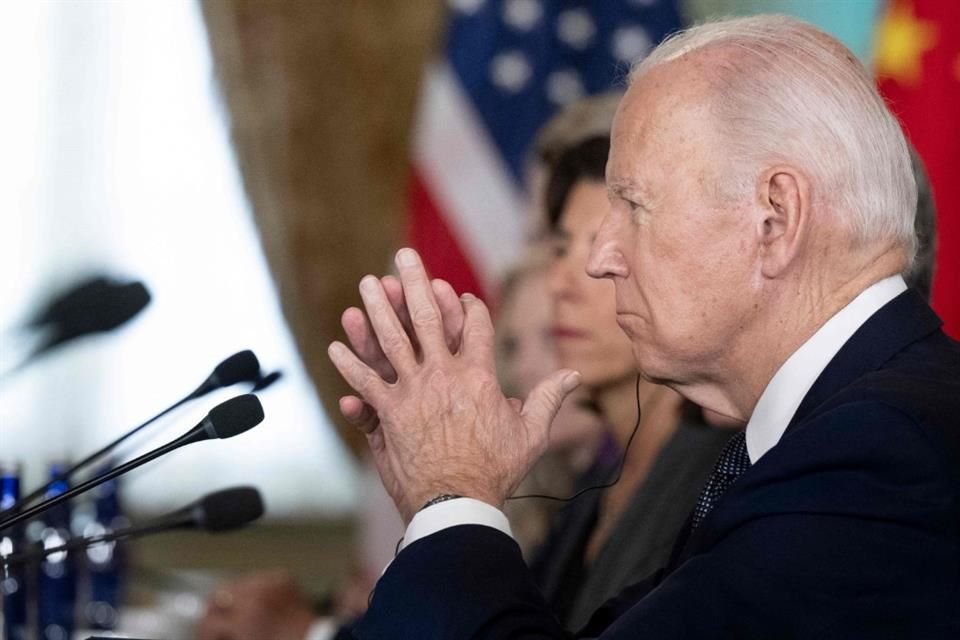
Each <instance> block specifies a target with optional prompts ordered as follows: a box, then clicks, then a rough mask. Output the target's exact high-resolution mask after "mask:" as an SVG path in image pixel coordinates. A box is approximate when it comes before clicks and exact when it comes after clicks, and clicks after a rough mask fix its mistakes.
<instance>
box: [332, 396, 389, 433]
mask: <svg viewBox="0 0 960 640" xmlns="http://www.w3.org/2000/svg"><path fill="white" fill-rule="evenodd" d="M339 405H340V413H341V414H343V417H344V419H345V420H346V421H347V422H349V423H350V424H351V425H352V426H354V427H356V428H357V429H359V430H360V431H362V432H364V433H371V432H372V431H374V430H375V429H376V428H377V427H379V426H380V419H379V418H378V417H377V412H376V411H374V410H373V407H371V406H370V405H368V404H367V403H366V402H364V401H363V400H361V399H360V398H358V397H357V396H343V397H342V398H340V402H339Z"/></svg>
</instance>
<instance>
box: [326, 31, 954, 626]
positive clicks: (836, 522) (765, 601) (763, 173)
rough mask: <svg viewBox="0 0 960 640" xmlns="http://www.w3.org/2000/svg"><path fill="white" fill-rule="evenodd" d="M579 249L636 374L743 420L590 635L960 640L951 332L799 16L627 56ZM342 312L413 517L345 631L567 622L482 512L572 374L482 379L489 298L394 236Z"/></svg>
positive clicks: (348, 373)
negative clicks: (599, 217)
mask: <svg viewBox="0 0 960 640" xmlns="http://www.w3.org/2000/svg"><path fill="white" fill-rule="evenodd" d="M607 184H608V188H609V193H610V209H609V212H608V214H607V217H606V219H605V221H604V223H603V226H602V227H601V229H600V231H599V232H598V235H597V238H596V241H595V242H594V246H593V251H592V255H591V259H590V264H589V266H588V271H589V272H590V273H591V275H594V276H596V277H604V278H609V279H611V280H612V281H613V283H614V285H615V287H616V298H617V314H618V320H619V324H620V326H621V328H622V329H623V330H624V331H625V332H626V333H627V335H628V336H629V337H630V339H631V341H632V344H633V353H634V357H635V359H636V363H637V367H638V369H639V371H640V372H641V374H642V375H643V376H645V377H646V378H649V379H652V380H655V381H658V382H661V383H664V384H667V385H670V386H671V387H673V388H674V389H677V390H678V391H679V392H680V393H682V394H683V395H685V396H686V397H688V398H689V399H690V400H692V401H694V402H696V403H698V404H700V405H702V406H704V407H706V408H708V409H711V410H713V411H716V412H719V413H721V414H724V415H727V416H730V417H731V418H733V419H739V420H743V421H746V422H747V427H746V431H745V437H744V438H735V439H734V440H733V441H732V443H731V446H730V447H728V449H727V450H725V451H724V453H723V454H722V455H721V457H720V459H719V460H718V462H717V466H716V468H715V470H714V472H713V474H712V476H711V478H710V480H709V481H708V483H707V485H706V486H705V487H704V490H703V492H702V494H701V496H700V500H699V502H698V504H697V507H696V509H695V510H694V513H693V514H692V515H691V518H690V521H689V525H688V527H687V528H686V532H685V534H684V535H682V536H681V539H680V540H678V543H677V545H676V548H675V552H674V554H673V558H672V559H671V562H670V563H669V565H668V566H667V567H666V568H665V570H664V571H662V572H660V573H658V574H657V575H656V576H652V577H651V578H650V579H649V580H647V581H645V582H644V583H642V584H640V585H637V586H635V587H633V588H631V589H629V590H628V591H627V592H626V593H624V594H622V596H620V597H619V598H618V599H616V600H615V601H612V602H610V603H608V604H607V605H605V607H604V608H602V609H601V610H600V611H599V612H598V613H597V614H596V615H595V616H594V618H593V620H592V621H591V623H590V624H589V625H588V627H587V629H586V630H585V631H584V633H585V634H586V635H590V636H595V635H600V634H602V635H601V637H603V638H611V639H612V638H818V639H822V638H846V639H848V638H878V637H891V638H894V637H895V638H924V639H928V638H956V637H960V614H958V610H960V607H958V606H957V605H958V603H960V472H958V469H960V464H958V463H960V427H958V425H957V422H956V420H957V418H956V416H957V415H960V347H958V345H957V344H956V343H954V342H952V341H951V340H949V339H948V338H946V337H945V336H944V334H943V333H942V332H941V331H940V328H939V327H940V321H939V319H938V318H937V317H936V315H935V314H934V313H933V312H932V311H931V310H930V309H929V307H928V306H927V305H926V304H925V303H924V302H923V301H922V300H921V299H920V298H919V297H918V296H917V295H916V294H915V293H913V292H911V291H907V290H906V286H905V284H904V282H903V280H902V278H901V277H900V275H898V274H900V273H902V272H903V271H904V270H905V269H906V268H907V267H908V265H909V263H910V262H911V260H912V259H913V254H914V252H915V249H916V239H915V235H914V233H913V212H914V207H915V203H916V185H915V182H914V179H913V176H912V172H911V168H910V157H909V154H908V151H907V146H906V143H905V141H904V138H903V135H902V133H901V131H900V128H899V127H898V126H897V123H896V121H895V120H894V119H893V117H892V116H891V115H890V114H889V112H888V111H887V109H886V107H885V106H884V104H883V102H882V100H881V99H880V98H879V96H878V95H877V93H876V92H875V90H874V88H873V86H872V82H871V78H870V76H869V74H867V72H866V71H865V70H864V69H863V67H862V66H861V65H859V63H857V62H856V60H855V58H854V57H853V55H852V54H850V52H849V51H847V50H846V49H845V48H844V47H843V46H842V45H841V44H839V43H838V42H836V41H835V40H833V39H832V38H830V37H829V36H827V35H826V34H824V33H822V32H820V31H818V30H816V29H815V28H813V27H812V26H810V25H807V24H805V23H802V22H799V21H796V20H792V19H789V18H783V17H754V18H746V19H739V20H732V21H726V22H719V23H714V24H708V25H704V26H701V27H697V28H694V29H691V30H689V31H687V32H685V33H683V34H681V35H679V36H676V37H674V38H672V39H671V40H669V41H667V42H666V43H664V44H662V45H661V46H660V47H658V48H657V49H656V50H655V51H654V52H653V53H652V54H651V55H650V56H649V57H648V58H647V59H646V60H644V61H643V62H642V63H641V64H640V65H639V66H638V67H637V68H636V69H634V70H633V72H632V74H631V85H630V88H629V90H628V92H627V94H626V96H625V98H624V99H623V102H622V103H621V105H620V108H619V110H618V113H617V116H616V120H615V123H614V128H613V139H612V149H611V152H610V159H609V162H608V167H607ZM397 266H398V269H399V274H400V279H399V282H398V281H396V280H394V279H390V278H387V279H384V280H378V279H377V278H374V277H370V276H368V277H367V278H364V280H363V281H362V282H361V285H360V293H361V297H362V299H363V302H364V306H365V309H366V313H363V312H361V311H360V310H358V309H349V310H347V312H345V313H344V317H343V322H344V328H345V329H346V331H347V335H348V338H349V340H350V342H351V344H352V346H353V350H351V349H349V348H348V347H346V346H345V345H343V344H340V343H334V344H332V345H331V346H330V356H331V358H332V359H333V361H334V363H335V364H336V366H337V367H338V369H339V370H340V372H341V373H342V374H343V376H344V377H345V378H346V379H347V380H348V381H349V382H350V384H351V385H352V386H353V387H354V388H355V389H356V390H357V392H358V394H359V395H358V396H350V397H346V398H344V399H343V400H342V401H341V410H342V411H343V413H344V414H345V415H346V416H347V417H348V418H349V419H351V420H352V421H354V422H355V423H356V424H358V425H360V426H362V427H363V428H364V429H366V430H367V431H368V433H369V435H368V438H369V441H370V445H371V448H372V450H373V453H374V456H375V458H376V461H377V465H378V468H379V471H380V474H381V477H382V479H383V481H384V484H385V486H386V487H387V490H388V491H389V492H390V494H391V496H392V497H393V498H394V500H395V501H396V503H397V505H398V507H399V508H400V511H401V513H402V514H403V515H404V517H405V518H406V519H407V520H408V521H409V526H408V529H407V535H406V537H405V538H404V541H403V544H402V549H401V551H400V553H399V554H398V556H397V558H396V559H395V560H394V562H393V563H392V564H391V566H390V567H389V568H388V569H387V571H386V572H385V574H384V575H383V577H382V578H381V580H380V582H379V584H378V586H377V589H376V591H375V594H374V597H373V600H372V604H371V607H370V610H369V612H368V614H367V616H366V617H365V618H364V619H363V620H362V621H361V622H360V624H359V625H358V626H357V628H356V629H355V631H354V635H355V637H357V638H362V639H366V638H457V639H462V638H554V637H556V638H561V637H566V636H565V634H564V632H563V631H562V629H561V628H560V626H559V625H558V624H557V623H556V621H555V620H554V619H553V618H552V617H551V616H550V615H549V614H548V613H547V610H546V607H545V606H544V604H543V602H542V600H541V599H540V597H539V595H538V593H537V591H536V588H535V587H534V586H533V584H532V581H531V579H530V577H529V574H528V572H527V571H526V568H525V567H524V565H523V562H522V560H521V558H520V554H519V551H518V549H517V547H516V545H515V544H514V543H513V541H512V540H511V538H510V537H509V525H508V524H507V522H506V521H505V518H504V517H503V516H502V514H501V512H500V511H499V507H500V506H501V505H502V504H503V502H504V500H505V499H506V497H507V496H509V495H510V493H511V491H512V490H513V489H514V487H516V485H517V483H518V482H519V480H520V479H521V478H522V477H523V475H524V473H525V472H526V470H527V468H528V467H529V466H530V464H531V462H532V461H533V460H534V459H535V458H536V457H537V455H538V454H539V453H540V452H541V451H543V449H544V445H545V441H546V438H547V433H548V429H549V423H550V420H551V417H552V415H553V414H554V412H555V411H556V409H557V407H558V406H559V404H560V402H561V401H562V399H563V397H564V396H565V394H566V393H568V392H569V391H570V390H571V389H572V388H574V387H575V386H576V385H577V384H578V375H577V374H576V372H572V371H559V372H557V373H556V374H554V375H553V376H551V377H550V378H548V379H547V380H545V381H544V382H543V383H541V385H540V386H538V387H537V388H536V389H534V391H533V392H532V393H531V394H530V396H529V397H528V398H526V400H525V401H523V402H521V401H518V400H513V399H508V398H505V397H503V396H502V395H501V393H500V391H499V388H498V387H497V385H496V382H495V378H494V374H493V364H492V341H493V337H492V329H491V327H490V322H489V318H488V316H487V312H486V309H485V308H484V306H483V304H482V303H481V302H480V301H478V300H477V299H476V298H474V297H472V296H469V295H465V296H463V297H462V298H460V299H459V300H457V299H456V298H454V297H453V296H452V295H451V294H450V292H449V288H448V287H445V286H444V285H443V283H433V286H431V283H430V281H429V280H428V279H427V277H426V275H425V273H424V271H423V269H422V267H421V265H420V262H419V260H418V257H417V255H416V254H415V253H414V252H412V251H410V250H402V251H400V252H399V253H398V254H397Z"/></svg>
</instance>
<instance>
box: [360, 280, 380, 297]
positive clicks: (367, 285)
mask: <svg viewBox="0 0 960 640" xmlns="http://www.w3.org/2000/svg"><path fill="white" fill-rule="evenodd" d="M376 288H377V279H376V278H375V277H374V276H363V279H362V280H361V281H360V290H361V291H366V292H367V293H369V292H371V291H375V290H376Z"/></svg>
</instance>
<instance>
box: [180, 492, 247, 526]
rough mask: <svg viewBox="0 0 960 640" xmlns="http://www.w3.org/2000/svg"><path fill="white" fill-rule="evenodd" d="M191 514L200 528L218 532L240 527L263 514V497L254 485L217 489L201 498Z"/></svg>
mask: <svg viewBox="0 0 960 640" xmlns="http://www.w3.org/2000/svg"><path fill="white" fill-rule="evenodd" d="M191 515H192V516H193V523H194V524H195V526H196V527H197V528H198V529H203V530H204V531H211V532H218V531H230V530H231V529H238V528H240V527H242V526H244V525H245V524H248V523H250V522H253V521H254V520H256V519H257V518H259V517H260V516H262V515H263V499H262V498H261V497H260V492H259V491H257V490H256V489H254V488H253V487H233V488H231V489H223V490H221V491H215V492H213V493H211V494H209V495H206V496H204V497H203V498H201V499H200V502H198V503H197V504H196V506H194V507H193V509H192V512H191Z"/></svg>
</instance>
